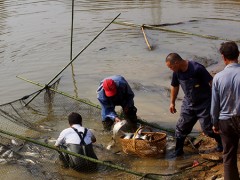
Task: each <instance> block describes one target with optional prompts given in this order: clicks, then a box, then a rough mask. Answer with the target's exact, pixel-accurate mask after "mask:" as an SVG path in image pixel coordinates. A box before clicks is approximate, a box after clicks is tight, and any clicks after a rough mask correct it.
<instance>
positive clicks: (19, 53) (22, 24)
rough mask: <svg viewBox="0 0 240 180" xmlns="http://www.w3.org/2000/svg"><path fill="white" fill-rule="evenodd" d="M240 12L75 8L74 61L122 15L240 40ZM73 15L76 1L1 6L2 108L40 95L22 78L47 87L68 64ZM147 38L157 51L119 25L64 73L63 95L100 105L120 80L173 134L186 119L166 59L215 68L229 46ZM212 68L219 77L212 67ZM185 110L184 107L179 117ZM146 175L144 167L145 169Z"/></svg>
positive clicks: (229, 6)
mask: <svg viewBox="0 0 240 180" xmlns="http://www.w3.org/2000/svg"><path fill="white" fill-rule="evenodd" d="M239 8H240V2H239V1H238V0H235V1H234V0H229V1H226V0H202V1H197V0H184V1H180V0H177V1H176V0H168V1H165V0H145V1H143V0H140V1H139V0H131V1H130V0H121V1H110V0H105V1H86V0H85V1H76V2H75V8H74V10H75V11H74V34H73V53H72V54H73V57H75V56H76V55H77V54H78V53H79V52H80V51H81V50H82V49H83V48H84V47H85V46H86V45H87V44H88V43H89V42H90V41H91V40H92V39H93V38H94V37H95V36H96V35H97V33H98V32H99V31H100V30H101V29H102V28H103V27H104V26H106V25H107V23H109V22H110V21H111V20H112V19H113V18H114V17H115V16H116V15H117V14H118V13H121V15H120V17H119V18H118V19H117V20H118V21H127V22H131V23H136V24H151V25H159V24H162V23H177V22H181V24H179V25H174V26H167V27H166V28H169V29H174V30H179V31H186V32H192V33H196V34H204V35H213V36H218V37H221V38H225V39H230V40H239V39H240V37H239V29H240V23H239V21H240V14H239ZM71 10H72V7H71V1H63V0H59V1H37V0H24V1H23V0H11V1H9V0H1V1H0V34H1V38H0V84H1V89H0V97H1V98H0V103H1V104H2V103H6V102H9V101H12V100H15V99H17V98H20V97H23V96H24V95H26V94H30V93H31V92H33V91H35V90H37V89H38V87H36V86H34V85H32V84H29V83H26V82H24V81H22V80H20V79H18V78H16V76H17V75H20V76H23V77H25V78H27V79H30V80H33V81H36V82H39V83H42V84H46V83H47V82H49V81H50V80H51V79H52V78H53V77H54V76H55V75H56V74H57V73H58V72H59V71H60V70H61V69H62V68H63V67H65V65H66V64H67V63H68V62H69V60H70V39H71V36H70V32H71V31H70V29H71ZM223 19H224V20H223ZM192 20H194V21H192ZM145 32H146V34H147V37H148V40H149V43H150V45H151V46H152V47H153V50H152V51H149V50H148V47H147V45H146V43H145V41H144V38H143V34H142V32H141V30H140V29H138V28H131V27H125V26H121V25H117V24H112V25H111V26H110V27H109V28H108V29H107V30H106V31H105V32H104V33H103V34H102V35H101V36H100V37H98V38H97V39H96V40H95V41H94V43H93V44H92V45H91V46H90V47H88V48H87V49H86V50H85V51H84V52H83V53H82V54H81V55H80V56H79V57H78V58H77V59H76V61H75V62H74V64H73V69H71V68H70V67H69V68H67V69H66V70H65V71H64V72H63V74H62V78H61V82H60V86H59V88H60V89H61V90H62V91H65V92H67V93H69V94H71V95H75V96H78V97H81V98H87V99H89V100H91V101H92V102H94V103H96V104H98V102H97V100H96V89H97V86H98V84H99V81H100V80H101V79H103V78H104V77H106V76H110V75H113V74H121V75H123V76H124V77H125V78H126V79H127V80H128V81H129V83H130V85H131V86H132V87H133V90H134V92H135V95H136V96H135V102H136V106H137V107H138V115H139V116H141V117H142V118H144V119H147V120H149V121H151V122H157V123H159V124H161V125H163V126H166V127H174V125H175V123H176V120H177V118H178V116H179V114H176V115H170V114H169V112H168V104H169V91H168V88H169V84H170V77H171V72H170V71H169V69H167V68H166V66H165V63H164V61H165V57H166V55H167V54H168V53H170V52H173V51H174V52H178V53H180V54H181V55H182V57H183V58H187V59H195V60H199V59H200V60H201V61H202V62H204V63H206V62H207V63H206V64H214V63H217V62H219V61H220V56H219V54H218V47H219V44H220V43H221V42H222V40H210V39H204V38H201V37H196V36H190V35H183V34H178V33H168V32H162V31H155V30H154V31H153V30H146V31H145ZM206 59H207V61H205V60H206ZM208 68H209V71H213V70H214V68H213V66H210V67H208ZM73 74H74V75H73ZM180 95H181V94H180ZM180 104H181V102H180V101H179V102H178V103H177V106H178V110H179V107H180ZM62 128H63V127H59V131H60V130H62ZM196 129H198V127H196ZM106 139H107V138H106ZM106 139H105V141H107V140H106ZM137 163H138V162H136V164H137ZM144 163H145V161H144ZM144 163H143V164H144ZM156 163H159V164H160V165H159V167H160V166H161V165H162V166H161V167H165V165H166V164H167V166H169V167H168V168H163V170H164V169H171V167H172V165H171V163H170V165H169V162H168V161H162V160H161V161H160V162H159V161H157V162H156ZM146 164H148V161H146ZM149 164H151V161H150V162H149ZM164 164H165V165H164ZM134 167H139V166H138V165H135V166H134ZM142 167H145V166H144V165H142V166H140V167H139V168H140V169H141V168H142ZM140 169H139V170H140ZM23 174H25V173H23ZM70 174H71V173H70ZM26 176H27V175H26Z"/></svg>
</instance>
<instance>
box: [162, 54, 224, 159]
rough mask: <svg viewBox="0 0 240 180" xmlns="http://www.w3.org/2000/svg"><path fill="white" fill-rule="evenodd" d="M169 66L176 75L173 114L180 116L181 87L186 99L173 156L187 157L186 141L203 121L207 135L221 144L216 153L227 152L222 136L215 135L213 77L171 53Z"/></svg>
mask: <svg viewBox="0 0 240 180" xmlns="http://www.w3.org/2000/svg"><path fill="white" fill-rule="evenodd" d="M166 65H167V67H169V68H170V69H171V70H172V71H173V76H172V82H171V103H170V112H171V113H172V114H174V113H176V112H177V111H176V108H175V101H176V98H177V95H178V92H179V85H181V87H182V89H183V92H184V95H185V96H184V99H183V102H182V107H181V113H180V118H179V120H178V122H177V125H176V130H175V136H176V148H175V153H174V155H173V156H174V157H176V156H181V155H183V153H184V152H183V146H184V141H185V138H186V136H187V135H188V134H190V133H191V131H192V128H193V126H194V125H195V124H196V122H197V120H199V122H200V124H201V128H202V130H203V132H204V133H205V134H206V135H208V136H209V137H212V138H214V139H215V140H216V141H217V143H218V146H217V148H216V151H219V152H221V151H222V149H223V148H222V142H221V138H220V135H218V134H215V133H214V132H213V130H212V123H211V117H210V108H211V82H212V76H211V75H210V74H209V73H208V71H207V70H206V68H205V67H204V66H203V65H201V64H199V63H197V62H194V61H188V60H184V59H182V58H181V57H180V56H179V55H178V54H177V53H171V54H169V55H168V56H167V57H166Z"/></svg>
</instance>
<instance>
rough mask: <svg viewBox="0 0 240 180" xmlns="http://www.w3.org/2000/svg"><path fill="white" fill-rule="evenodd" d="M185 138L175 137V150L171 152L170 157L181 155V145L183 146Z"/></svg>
mask: <svg viewBox="0 0 240 180" xmlns="http://www.w3.org/2000/svg"><path fill="white" fill-rule="evenodd" d="M185 138H186V137H180V138H176V147H175V152H174V153H173V156H172V157H179V156H182V155H183V154H184V152H183V146H184V141H185Z"/></svg>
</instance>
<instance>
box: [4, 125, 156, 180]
mask: <svg viewBox="0 0 240 180" xmlns="http://www.w3.org/2000/svg"><path fill="white" fill-rule="evenodd" d="M0 133H2V134H6V135H9V136H12V137H15V138H18V139H21V140H25V141H28V142H31V143H34V144H37V145H40V146H43V147H46V148H49V149H52V150H55V151H57V152H61V153H66V154H69V155H73V156H76V157H80V158H83V159H86V160H89V161H91V162H95V163H98V164H102V165H105V166H109V167H111V168H114V169H117V170H120V171H123V172H127V173H129V174H133V175H136V176H140V177H143V176H145V174H144V173H141V172H136V171H131V170H130V169H127V168H124V167H121V166H118V165H115V164H111V163H108V162H104V161H101V160H98V159H94V158H91V157H88V156H84V155H81V154H77V153H74V152H71V151H67V150H65V149H59V148H57V147H56V146H53V145H49V144H46V143H42V142H39V141H36V140H33V139H31V138H28V137H24V136H21V135H17V134H14V133H11V132H8V131H4V130H1V129H0ZM148 179H153V180H157V179H159V178H153V177H148Z"/></svg>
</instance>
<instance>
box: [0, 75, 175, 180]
mask: <svg viewBox="0 0 240 180" xmlns="http://www.w3.org/2000/svg"><path fill="white" fill-rule="evenodd" d="M59 83H60V79H59V80H57V81H56V82H55V83H54V84H52V85H51V86H48V87H45V88H44V89H41V90H40V91H37V92H34V93H32V94H30V95H27V96H24V97H23V98H21V99H18V100H15V101H13V102H10V103H6V104H3V105H0V121H1V126H0V165H1V170H0V172H1V174H2V175H1V179H17V178H18V179H19V177H18V174H21V177H22V179H25V180H26V179H33V178H34V179H79V178H81V179H95V178H100V179H113V178H118V179H169V178H170V177H171V174H168V175H166V176H163V174H166V173H168V172H172V170H171V168H169V161H168V160H167V161H164V160H163V159H162V160H161V159H154V158H153V159H139V157H137V156H130V155H126V154H125V153H123V151H122V147H121V144H120V142H118V143H116V145H115V146H114V148H113V149H111V150H109V149H107V147H108V145H109V142H111V138H112V133H111V132H110V133H109V132H105V131H103V127H102V123H101V108H100V106H99V105H96V104H93V103H91V102H90V101H89V100H87V99H79V98H75V97H73V96H70V95H68V94H66V93H64V92H61V91H59V90H58V84H59ZM43 87H44V86H43ZM38 93H39V94H38ZM36 94H38V95H37V96H36V97H35V98H34V99H32V98H33V97H34V96H35V95H36ZM30 100H31V102H30V103H29V101H30ZM71 112H77V113H79V114H81V116H82V118H83V126H84V127H87V128H89V129H91V130H92V131H93V133H94V135H95V136H96V138H97V142H96V143H94V144H93V146H92V147H90V148H93V150H94V152H95V154H96V157H95V158H94V157H93V156H91V157H88V156H85V155H81V154H78V153H75V152H69V151H68V150H66V149H60V150H59V149H57V148H56V147H54V144H55V141H56V138H57V137H58V136H59V133H60V132H61V130H63V129H65V128H67V127H68V126H69V124H68V120H67V117H68V115H69V114H70V113H71ZM141 123H142V124H144V125H147V124H148V125H150V124H149V123H147V122H145V121H141ZM66 155H67V156H66ZM63 157H64V158H63ZM69 158H70V159H71V158H77V159H78V160H81V161H82V162H83V163H85V165H84V167H81V168H80V171H79V169H78V168H76V170H77V171H75V170H74V168H69ZM160 162H162V163H161V165H159V163H160ZM163 162H164V163H163ZM13 172H15V173H13ZM159 172H161V174H158V173H159Z"/></svg>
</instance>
